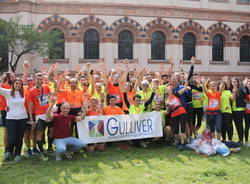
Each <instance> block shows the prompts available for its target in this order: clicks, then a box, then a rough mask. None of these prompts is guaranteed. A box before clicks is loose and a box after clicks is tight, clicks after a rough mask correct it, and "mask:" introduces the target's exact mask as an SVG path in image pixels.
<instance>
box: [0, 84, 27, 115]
mask: <svg viewBox="0 0 250 184" xmlns="http://www.w3.org/2000/svg"><path fill="white" fill-rule="evenodd" d="M0 94H2V95H3V96H4V97H5V99H6V104H7V106H8V111H7V116H6V119H15V120H18V119H26V118H28V115H27V111H26V109H25V105H24V103H25V98H24V97H21V94H20V92H19V91H15V96H11V90H10V89H4V88H0Z"/></svg>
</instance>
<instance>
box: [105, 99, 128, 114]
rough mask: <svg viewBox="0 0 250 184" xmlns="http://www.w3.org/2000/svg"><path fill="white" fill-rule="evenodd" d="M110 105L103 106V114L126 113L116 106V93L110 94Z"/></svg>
mask: <svg viewBox="0 0 250 184" xmlns="http://www.w3.org/2000/svg"><path fill="white" fill-rule="evenodd" d="M108 101H109V105H108V106H105V107H104V108H103V114H104V115H122V114H125V113H124V111H123V110H122V109H121V108H120V107H118V106H116V105H115V104H116V96H114V95H111V96H109V99H108Z"/></svg>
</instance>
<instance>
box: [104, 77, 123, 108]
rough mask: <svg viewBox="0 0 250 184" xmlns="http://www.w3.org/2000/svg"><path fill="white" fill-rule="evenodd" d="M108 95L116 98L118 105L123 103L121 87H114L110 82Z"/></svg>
mask: <svg viewBox="0 0 250 184" xmlns="http://www.w3.org/2000/svg"><path fill="white" fill-rule="evenodd" d="M107 89H108V94H109V95H114V96H116V103H121V102H122V92H121V89H120V86H114V85H113V84H112V83H111V82H108V86H107Z"/></svg>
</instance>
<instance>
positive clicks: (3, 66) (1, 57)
mask: <svg viewBox="0 0 250 184" xmlns="http://www.w3.org/2000/svg"><path fill="white" fill-rule="evenodd" d="M0 24H4V21H1V20H0ZM5 33H6V32H5V31H4V30H3V29H0V37H2V36H4V35H5ZM8 56H9V55H8V45H7V44H6V43H4V42H2V43H1V42H0V72H6V71H8V68H9V67H8V63H9V57H8Z"/></svg>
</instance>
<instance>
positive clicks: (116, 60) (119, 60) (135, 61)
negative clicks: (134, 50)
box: [114, 59, 138, 64]
mask: <svg viewBox="0 0 250 184" xmlns="http://www.w3.org/2000/svg"><path fill="white" fill-rule="evenodd" d="M128 61H129V63H130V64H133V63H137V64H138V59H128ZM114 63H124V59H114Z"/></svg>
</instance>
